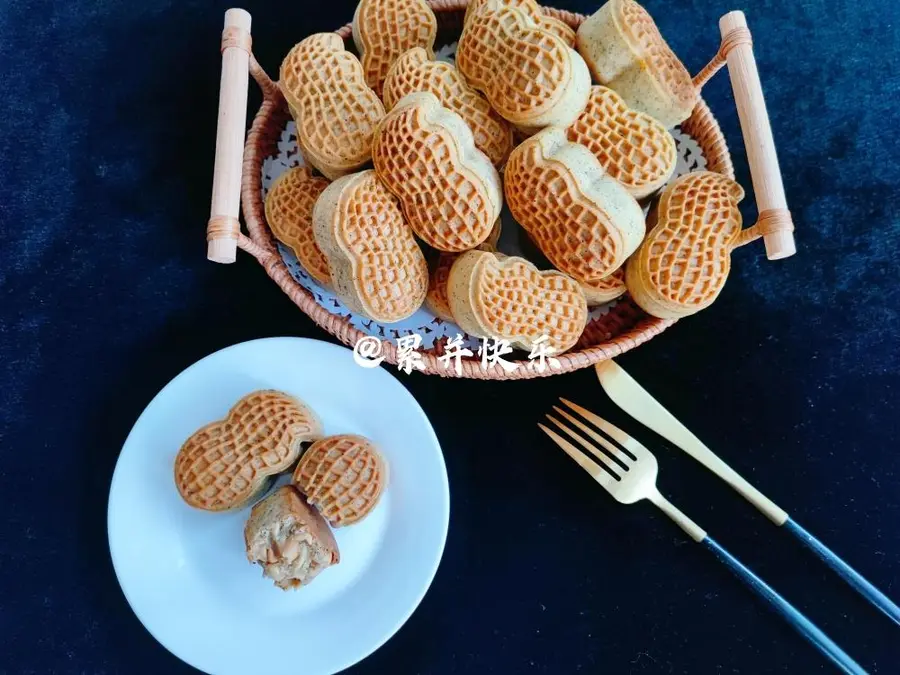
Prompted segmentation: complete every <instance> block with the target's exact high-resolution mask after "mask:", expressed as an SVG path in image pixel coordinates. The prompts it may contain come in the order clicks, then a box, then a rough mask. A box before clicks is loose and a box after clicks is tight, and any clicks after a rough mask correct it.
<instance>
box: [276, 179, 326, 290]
mask: <svg viewBox="0 0 900 675" xmlns="http://www.w3.org/2000/svg"><path fill="white" fill-rule="evenodd" d="M326 187H328V181H327V180H325V179H324V178H320V177H318V176H313V175H312V171H310V170H309V169H308V168H307V167H305V166H297V167H294V168H292V169H288V170H287V171H285V172H284V173H283V174H281V175H280V176H279V177H278V178H277V179H276V180H275V182H274V183H272V187H271V188H269V194H268V195H266V221H267V222H268V223H269V227H270V228H271V229H272V234H274V235H275V238H276V239H278V240H279V241H280V242H281V243H283V244H285V245H286V246H288V247H289V248H290V249H291V250H292V251H293V252H294V255H295V256H297V260H299V261H300V264H301V265H302V266H303V269H305V270H306V271H307V272H308V273H309V275H310V276H311V277H312V278H313V279H315V280H316V281H317V282H318V283H319V284H320V285H322V286H325V287H329V286H330V285H331V272H329V271H328V261H327V260H325V255H324V254H323V253H322V251H321V250H320V249H319V246H318V245H317V244H316V239H315V237H314V236H313V228H312V213H313V206H315V204H316V200H317V199H318V198H319V195H320V194H322V192H323V191H324V190H325V188H326Z"/></svg>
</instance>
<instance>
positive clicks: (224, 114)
mask: <svg viewBox="0 0 900 675" xmlns="http://www.w3.org/2000/svg"><path fill="white" fill-rule="evenodd" d="M249 73H250V14H248V13H247V12H246V11H244V10H243V9H229V10H228V11H227V12H225V29H224V30H223V31H222V79H221V81H220V83H219V121H218V126H217V128H216V164H215V168H214V170H213V188H212V203H211V205H210V210H209V222H208V223H207V226H206V241H207V245H206V257H207V258H208V259H209V260H212V261H213V262H218V263H233V262H234V260H235V257H236V255H237V239H238V235H239V234H240V231H241V226H240V221H239V220H238V215H239V211H240V207H241V164H242V161H243V156H244V132H245V128H246V124H247V84H248V79H249Z"/></svg>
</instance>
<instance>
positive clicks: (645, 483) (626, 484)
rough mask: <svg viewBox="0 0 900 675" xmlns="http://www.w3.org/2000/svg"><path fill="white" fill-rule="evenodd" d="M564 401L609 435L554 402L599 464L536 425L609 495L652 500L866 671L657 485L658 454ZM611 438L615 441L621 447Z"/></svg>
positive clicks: (784, 611) (822, 645) (844, 659)
mask: <svg viewBox="0 0 900 675" xmlns="http://www.w3.org/2000/svg"><path fill="white" fill-rule="evenodd" d="M560 401H562V403H563V404H564V405H566V406H567V407H568V408H570V409H571V410H573V411H575V412H576V413H578V414H579V415H581V417H582V418H584V419H585V420H587V421H588V422H590V423H591V424H593V425H594V426H595V427H596V428H597V429H600V430H601V431H602V432H603V433H604V434H605V436H603V435H601V434H600V433H598V432H597V431H595V430H594V429H592V428H591V427H589V426H588V425H587V424H585V423H584V422H582V421H581V420H579V419H577V418H576V417H575V416H573V415H571V414H569V413H568V412H566V411H565V410H563V409H562V408H560V407H558V406H553V410H554V411H556V413H557V414H558V415H559V416H560V417H562V418H563V419H565V420H567V421H568V422H569V423H570V424H571V425H572V426H573V427H575V428H576V429H578V430H579V431H581V432H582V433H583V434H585V435H586V436H588V438H590V439H591V440H593V441H594V443H596V444H597V445H599V446H600V447H599V448H598V447H597V445H594V443H591V442H590V441H588V440H587V439H585V438H584V437H583V436H581V435H580V434H578V433H577V432H575V431H574V430H573V429H572V428H571V427H569V426H567V425H566V424H564V423H563V422H561V421H560V420H559V419H557V418H556V417H554V416H553V415H547V419H548V420H549V421H550V422H551V423H553V424H554V425H555V426H557V427H558V428H559V429H560V430H561V431H562V432H563V433H565V434H566V435H567V436H569V437H570V438H572V439H573V440H574V441H575V442H576V443H578V445H580V446H581V447H582V448H584V449H585V450H587V451H588V452H589V453H590V454H591V455H593V456H594V457H595V458H596V459H597V460H599V463H598V462H595V461H594V460H593V459H591V458H590V457H588V456H587V455H585V454H584V453H583V452H582V451H581V450H579V449H578V448H577V447H575V445H573V444H572V443H570V442H569V441H567V440H566V439H565V438H563V437H562V436H560V435H559V434H557V433H556V432H555V431H553V430H552V429H550V428H549V427H547V426H545V425H543V424H538V427H540V428H541V430H542V431H543V432H544V433H545V434H547V435H548V436H549V437H550V438H551V439H553V441H554V442H555V443H556V444H557V445H558V446H559V447H560V448H562V449H563V450H564V451H565V452H566V454H568V455H569V457H571V458H572V459H574V460H575V461H576V462H577V463H578V464H579V466H581V468H582V469H584V470H585V471H587V472H588V473H589V474H590V475H591V477H592V478H593V479H594V480H595V481H597V482H598V483H600V486H601V487H603V489H605V490H606V491H607V492H608V493H609V494H611V495H612V496H613V498H615V500H616V501H618V502H620V503H622V504H634V503H635V502H638V501H640V500H642V499H648V500H650V501H651V502H653V504H655V505H656V506H657V507H659V509H660V510H661V511H662V512H663V513H665V514H666V515H667V516H669V518H671V519H672V520H674V521H675V523H676V524H677V525H678V526H679V527H680V528H681V529H682V530H684V531H685V532H686V533H687V535H688V536H689V537H690V538H691V539H693V540H694V541H696V542H699V543H701V544H703V545H704V546H705V547H706V548H708V549H709V550H710V551H712V553H713V554H714V555H715V556H716V558H718V559H719V560H720V561H721V562H723V563H725V565H727V566H728V567H729V568H730V569H731V571H732V572H734V573H735V574H736V575H737V576H738V577H739V578H740V579H741V580H742V581H744V582H745V583H746V584H747V585H748V586H750V588H751V589H752V590H754V591H755V592H756V593H757V594H759V595H760V596H761V597H762V598H764V599H766V600H767V601H768V602H769V603H770V604H771V605H772V607H773V609H775V610H776V611H777V612H778V613H779V614H781V615H782V616H783V617H784V618H785V619H787V621H788V622H789V623H790V624H791V625H792V626H793V627H794V628H795V629H796V630H797V631H798V632H799V633H800V634H801V635H803V636H804V637H805V638H806V639H807V640H808V641H809V642H810V643H811V644H812V645H814V646H815V647H816V648H817V649H818V650H819V651H820V652H822V653H823V654H824V655H825V656H827V657H828V658H829V659H831V660H832V661H833V662H834V663H835V665H837V666H838V667H840V668H841V669H842V670H843V671H844V672H846V673H853V674H854V675H857V674H864V673H865V672H866V671H864V670H863V669H862V668H861V667H860V665H859V664H858V663H856V661H854V660H853V659H852V658H851V657H850V656H849V655H848V654H847V653H846V652H845V651H844V650H843V649H841V648H840V647H838V646H837V645H836V644H835V643H834V641H833V640H832V639H831V638H829V637H828V636H827V635H825V633H823V632H822V630H821V629H820V628H818V627H817V626H816V625H815V624H814V623H812V621H810V620H809V619H808V618H806V616H804V615H803V614H802V613H801V612H800V611H799V610H798V609H796V608H795V607H794V606H793V605H791V604H790V603H789V602H788V601H787V600H785V599H784V598H783V597H782V596H781V595H779V594H778V593H777V592H776V591H775V590H774V589H773V588H772V587H771V586H769V585H768V584H767V583H766V582H765V581H763V580H762V579H760V578H759V577H758V576H756V574H754V573H753V572H752V571H751V570H750V569H748V568H747V567H746V566H745V565H744V564H743V563H741V562H740V561H739V560H738V559H737V558H735V557H734V556H733V555H731V554H730V553H729V552H728V551H726V550H725V549H724V548H722V546H720V545H719V544H718V543H717V542H716V541H715V540H713V539H712V538H711V537H710V536H709V535H707V534H706V531H705V530H704V529H703V528H702V527H700V526H699V525H697V523H695V522H694V521H693V520H691V519H690V518H688V517H687V516H686V515H685V514H684V513H682V512H681V511H680V510H679V509H678V508H677V507H676V506H675V505H674V504H672V503H671V502H670V501H669V500H668V499H666V498H665V497H663V496H662V494H661V493H660V491H659V490H658V489H657V487H656V476H657V474H658V472H659V468H658V465H657V462H656V457H655V456H654V455H653V453H652V452H650V451H649V450H648V449H647V448H645V447H644V446H643V445H641V444H640V443H639V442H637V441H636V440H635V439H633V438H632V437H631V436H629V435H628V434H626V433H625V432H624V431H622V430H621V429H619V428H618V427H616V426H614V425H612V424H610V423H609V422H607V421H606V420H604V419H603V418H602V417H600V416H599V415H595V414H594V413H592V412H591V411H589V410H586V409H585V408H582V407H581V406H579V405H576V404H574V403H572V402H571V401H568V400H566V399H564V398H561V399H560ZM612 441H615V442H616V444H617V445H616V444H614V443H613V442H612Z"/></svg>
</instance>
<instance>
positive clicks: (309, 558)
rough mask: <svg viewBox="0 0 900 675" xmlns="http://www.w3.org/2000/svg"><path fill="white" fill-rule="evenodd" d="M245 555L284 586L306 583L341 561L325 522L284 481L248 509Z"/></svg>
mask: <svg viewBox="0 0 900 675" xmlns="http://www.w3.org/2000/svg"><path fill="white" fill-rule="evenodd" d="M244 546H245V547H246V549H247V559H248V560H249V561H250V562H251V563H255V564H257V565H259V566H261V567H262V569H263V575H264V576H266V577H268V578H269V579H271V580H272V581H274V582H275V585H276V586H277V587H278V588H280V589H282V590H288V589H292V588H299V587H301V586H306V585H307V584H309V583H310V582H311V581H312V580H313V579H315V578H316V576H318V574H319V573H320V572H321V571H322V570H324V569H326V568H328V567H331V566H332V565H337V564H338V563H339V562H340V561H341V554H340V551H339V550H338V545H337V542H336V541H335V540H334V535H333V534H332V533H331V530H330V529H329V528H328V523H326V522H325V519H324V518H323V517H322V516H321V515H320V514H319V512H318V511H316V510H315V509H314V508H313V507H311V506H310V505H309V504H307V503H306V500H305V499H303V496H302V495H301V494H300V493H299V492H298V491H297V489H296V488H295V487H293V486H291V485H284V486H282V487H280V488H278V489H277V490H276V491H275V492H273V493H272V494H270V495H269V496H268V497H266V498H265V499H263V500H262V501H261V502H259V503H258V504H257V505H256V506H254V507H253V509H252V510H251V511H250V518H249V519H248V520H247V524H246V525H245V526H244Z"/></svg>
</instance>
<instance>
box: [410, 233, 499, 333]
mask: <svg viewBox="0 0 900 675" xmlns="http://www.w3.org/2000/svg"><path fill="white" fill-rule="evenodd" d="M500 228H501V223H500V219H499V218H497V222H495V223H494V229H493V230H491V234H490V235H489V236H488V238H487V239H486V240H485V241H484V243H482V244H481V245H480V246H479V247H478V249H479V250H480V251H496V250H497V242H499V241H500ZM460 255H462V254H461V253H441V254H440V255H439V256H438V259H437V263H436V264H435V266H434V269H433V270H432V271H431V276H430V277H429V280H428V294H427V295H426V296H425V306H426V307H427V308H428V309H430V310H431V312H432V313H433V314H434V315H435V316H436V317H438V318H440V319H443V320H444V321H451V322H455V321H456V319H454V318H453V314H452V313H451V312H450V297H449V296H448V295H447V282H448V281H450V269H451V268H452V267H453V263H454V262H456V259H457V258H459V256H460Z"/></svg>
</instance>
